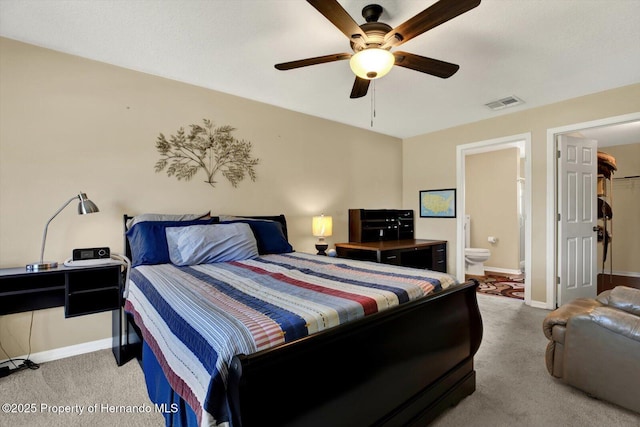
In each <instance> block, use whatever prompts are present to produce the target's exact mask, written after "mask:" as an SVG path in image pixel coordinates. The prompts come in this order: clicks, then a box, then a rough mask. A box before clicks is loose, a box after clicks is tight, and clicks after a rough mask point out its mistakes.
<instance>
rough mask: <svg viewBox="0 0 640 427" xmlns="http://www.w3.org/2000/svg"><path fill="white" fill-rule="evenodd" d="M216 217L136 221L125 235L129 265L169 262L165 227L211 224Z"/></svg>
mask: <svg viewBox="0 0 640 427" xmlns="http://www.w3.org/2000/svg"><path fill="white" fill-rule="evenodd" d="M214 222H217V218H211V219H207V220H200V219H199V220H192V221H144V222H138V223H136V224H135V225H134V226H133V227H131V228H130V229H129V230H127V233H126V236H127V239H128V240H129V246H131V265H132V266H133V267H135V266H137V265H148V264H169V263H170V262H171V258H170V257H169V247H168V245H167V235H166V234H165V229H166V228H167V227H184V226H187V225H198V224H212V223H214Z"/></svg>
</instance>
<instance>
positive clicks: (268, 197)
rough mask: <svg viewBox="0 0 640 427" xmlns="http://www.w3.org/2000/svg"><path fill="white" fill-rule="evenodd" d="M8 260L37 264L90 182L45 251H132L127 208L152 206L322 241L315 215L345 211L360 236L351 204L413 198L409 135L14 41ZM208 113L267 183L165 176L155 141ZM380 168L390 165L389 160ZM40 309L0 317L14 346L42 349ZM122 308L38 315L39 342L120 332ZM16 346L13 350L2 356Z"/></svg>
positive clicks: (0, 51)
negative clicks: (406, 161) (80, 197)
mask: <svg viewBox="0 0 640 427" xmlns="http://www.w3.org/2000/svg"><path fill="white" fill-rule="evenodd" d="M0 94H1V96H0V267H12V266H23V265H25V264H27V263H29V262H34V261H37V260H38V258H39V252H40V243H41V237H42V231H43V227H44V225H45V223H46V221H47V219H48V218H49V217H50V216H51V215H53V213H54V212H55V211H56V210H57V209H58V208H59V207H60V206H61V205H62V204H63V203H64V202H65V201H66V200H68V199H69V198H70V197H72V196H74V195H75V194H77V193H78V192H80V191H84V192H86V193H87V195H88V196H89V198H90V199H91V200H92V201H94V202H95V203H96V204H97V205H98V207H99V208H100V213H98V214H95V215H86V216H78V215H77V214H76V213H75V210H76V207H75V205H76V203H73V206H69V207H68V208H67V209H65V210H64V211H63V212H62V213H60V215H58V217H56V219H55V220H54V221H53V222H52V223H51V226H50V227H49V234H48V238H47V247H46V253H45V258H47V259H51V260H57V261H62V260H64V259H66V258H67V257H69V256H70V255H71V251H72V249H73V248H81V247H92V246H109V247H110V248H111V249H112V251H114V252H122V250H123V238H122V215H123V214H125V213H128V214H137V213H142V212H165V213H184V212H206V211H209V210H211V211H212V212H213V213H228V214H265V215H269V214H279V213H284V214H286V216H287V219H288V222H289V230H290V237H291V239H290V240H291V242H292V244H293V245H294V247H295V248H296V249H297V250H299V251H306V252H310V251H314V247H313V245H314V238H313V237H312V236H311V217H312V215H316V214H319V213H325V214H327V215H332V216H333V218H334V227H333V230H334V235H333V237H331V238H328V239H327V240H328V241H329V243H335V242H340V241H347V239H348V227H347V216H348V215H347V211H348V209H349V208H380V207H387V208H400V207H401V204H402V196H401V192H400V189H401V188H402V171H401V168H402V142H401V140H399V139H396V138H392V137H388V136H384V135H380V134H376V133H374V132H369V131H366V130H361V129H356V128H353V127H350V126H346V125H342V124H338V123H335V122H330V121H327V120H322V119H318V118H314V117H310V116H307V115H303V114H299V113H295V112H292V111H288V110H284V109H281V108H276V107H273V106H269V105H266V104H262V103H258V102H253V101H249V100H246V99H242V98H238V97H234V96H230V95H227V94H224V93H220V92H215V91H211V90H207V89H203V88H200V87H196V86H191V85H187V84H183V83H179V82H175V81H171V80H167V79H163V78H159V77H154V76H151V75H147V74H144V73H139V72H134V71H130V70H125V69H122V68H118V67H115V66H111V65H107V64H103V63H99V62H95V61H90V60H86V59H82V58H79V57H75V56H71V55H66V54H61V53H58V52H55V51H52V50H47V49H42V48H38V47H35V46H31V45H27V44H23V43H19V42H15V41H12V40H9V39H5V38H0ZM203 118H209V119H212V120H213V121H214V122H215V123H216V124H218V125H223V124H229V125H232V126H234V127H236V128H237V131H236V133H235V136H237V137H238V138H241V139H246V140H249V141H251V142H252V144H253V154H254V156H255V157H258V158H260V164H259V165H258V166H257V168H256V170H257V175H258V178H257V181H256V182H255V183H254V182H251V181H250V180H248V179H247V180H246V181H243V182H241V183H240V185H239V187H238V188H237V189H234V188H232V187H231V185H230V184H229V183H228V182H227V181H226V180H225V179H224V178H223V177H222V176H218V177H217V178H218V185H217V187H216V188H211V187H210V186H209V185H207V184H205V183H204V182H203V179H204V178H203V175H201V174H200V173H199V174H198V175H196V176H195V178H194V179H193V180H192V181H189V182H185V181H177V180H176V179H175V178H169V177H167V176H166V175H165V174H164V173H155V171H154V165H155V162H156V161H157V160H158V158H159V157H158V153H157V151H156V149H155V140H156V138H157V136H158V134H159V133H160V132H162V133H164V134H165V135H169V134H175V132H176V130H177V129H178V128H179V127H181V126H183V127H188V126H189V125H190V124H194V123H196V124H200V123H201V122H202V119H203ZM380 165H384V166H383V167H380ZM30 316H31V315H30V313H25V314H17V315H11V316H2V317H0V342H2V346H3V347H4V348H5V349H6V350H7V351H8V352H9V353H10V355H11V356H17V355H21V354H26V353H27V352H28V326H29V322H30ZM110 334H111V332H110V318H109V315H108V314H105V313H103V314H98V315H92V316H82V317H79V318H75V319H67V320H65V319H64V315H63V312H62V309H51V310H40V311H36V312H35V313H34V321H33V338H32V346H31V351H32V352H40V351H44V350H48V349H53V348H58V347H63V346H67V345H72V344H77V343H82V342H87V341H92V340H98V339H102V338H106V337H109V336H110ZM3 356H4V355H0V359H2V358H3Z"/></svg>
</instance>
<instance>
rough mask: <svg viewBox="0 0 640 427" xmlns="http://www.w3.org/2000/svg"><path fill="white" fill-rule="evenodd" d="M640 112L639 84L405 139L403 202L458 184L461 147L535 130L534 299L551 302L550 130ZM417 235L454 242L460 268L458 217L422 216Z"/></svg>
mask: <svg viewBox="0 0 640 427" xmlns="http://www.w3.org/2000/svg"><path fill="white" fill-rule="evenodd" d="M638 111H640V84H635V85H630V86H626V87H621V88H618V89H613V90H608V91H605V92H601V93H596V94H592V95H587V96H583V97H579V98H574V99H570V100H567V101H563V102H559V103H556V104H551V105H548V106H544V107H539V108H532V109H529V110H525V111H520V112H514V113H510V114H506V115H502V116H498V117H495V118H491V119H487V120H482V121H479V122H475V123H469V124H466V125H462V126H457V127H454V128H450V129H445V130H442V131H438V132H433V133H429V134H426V135H420V136H416V137H413V138H407V139H405V140H404V141H403V153H402V157H403V168H402V174H403V187H402V194H403V197H402V199H403V205H404V208H405V209H415V208H416V200H417V195H418V192H419V191H420V190H424V189H429V188H453V187H455V186H456V168H455V165H456V147H457V146H458V145H463V144H469V143H473V142H478V141H486V140H491V139H496V138H503V137H507V136H511V135H519V134H523V133H528V132H530V133H531V152H530V153H529V152H527V156H531V157H530V158H531V164H532V171H531V173H532V179H531V192H532V206H531V221H532V242H531V243H532V254H531V262H532V268H531V271H530V272H529V273H528V274H529V275H530V278H531V281H532V287H531V298H532V301H533V302H540V303H545V302H546V301H547V297H548V296H547V292H546V288H547V283H546V280H547V277H546V268H547V265H546V258H547V253H546V252H547V246H546V244H547V242H546V233H547V230H546V215H547V188H546V185H547V129H550V128H557V127H561V126H569V125H572V124H576V123H583V122H587V121H592V120H598V119H603V118H607V117H614V116H619V115H623V114H629V113H635V112H638ZM416 236H417V237H419V238H425V239H426V238H437V239H443V240H447V241H448V242H449V246H448V254H449V262H448V264H449V271H450V272H453V273H456V269H455V265H456V251H457V244H458V243H457V236H456V220H455V219H433V218H418V219H417V222H416Z"/></svg>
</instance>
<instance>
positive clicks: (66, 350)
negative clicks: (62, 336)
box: [0, 338, 112, 363]
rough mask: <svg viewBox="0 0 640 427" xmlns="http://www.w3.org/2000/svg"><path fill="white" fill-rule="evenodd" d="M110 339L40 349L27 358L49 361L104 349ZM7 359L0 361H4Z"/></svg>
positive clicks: (109, 345)
mask: <svg viewBox="0 0 640 427" xmlns="http://www.w3.org/2000/svg"><path fill="white" fill-rule="evenodd" d="M111 345H112V339H111V338H104V339H101V340H97V341H90V342H85V343H82V344H76V345H70V346H68V347H61V348H54V349H53V350H47V351H41V352H39V353H33V354H31V355H30V356H29V359H30V360H31V361H32V362H34V363H44V362H51V361H52V360H58V359H64V358H67V357H71V356H78V355H80V354H85V353H92V352H94V351H98V350H104V349H106V348H111ZM26 357H27V355H26V354H25V355H22V356H18V357H14V358H13V359H25V358H26ZM6 360H7V359H5V360H2V361H0V363H2V362H5V361H6Z"/></svg>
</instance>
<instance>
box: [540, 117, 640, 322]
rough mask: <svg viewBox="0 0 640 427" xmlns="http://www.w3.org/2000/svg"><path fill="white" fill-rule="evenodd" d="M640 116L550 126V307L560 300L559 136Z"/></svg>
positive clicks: (548, 200) (548, 201)
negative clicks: (558, 219) (558, 249)
mask: <svg viewBox="0 0 640 427" xmlns="http://www.w3.org/2000/svg"><path fill="white" fill-rule="evenodd" d="M638 120H640V112H637V113H630V114H623V115H621V116H612V117H607V118H604V119H598V120H591V121H588V122H581V123H575V124H571V125H566V126H560V127H555V128H549V129H547V203H546V204H547V215H546V216H547V221H546V222H547V259H546V265H547V273H546V275H547V280H546V282H547V289H546V291H547V304H546V308H547V309H550V310H553V309H555V308H556V307H557V303H558V274H559V272H558V251H557V248H558V221H557V212H558V206H557V198H558V179H557V175H558V162H557V154H556V152H557V151H558V147H557V141H556V140H557V138H556V137H557V135H560V134H564V133H571V132H580V131H581V130H586V129H591V128H597V127H602V126H610V125H617V124H622V123H626V122H635V121H638Z"/></svg>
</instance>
